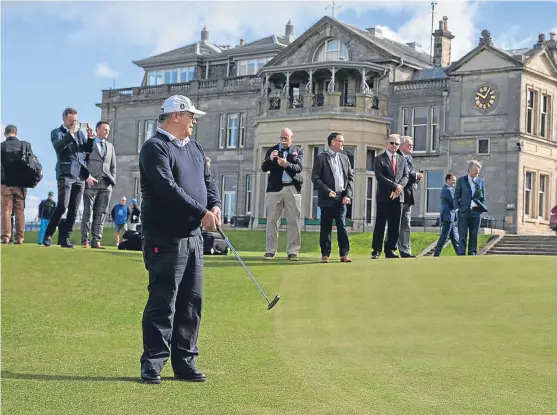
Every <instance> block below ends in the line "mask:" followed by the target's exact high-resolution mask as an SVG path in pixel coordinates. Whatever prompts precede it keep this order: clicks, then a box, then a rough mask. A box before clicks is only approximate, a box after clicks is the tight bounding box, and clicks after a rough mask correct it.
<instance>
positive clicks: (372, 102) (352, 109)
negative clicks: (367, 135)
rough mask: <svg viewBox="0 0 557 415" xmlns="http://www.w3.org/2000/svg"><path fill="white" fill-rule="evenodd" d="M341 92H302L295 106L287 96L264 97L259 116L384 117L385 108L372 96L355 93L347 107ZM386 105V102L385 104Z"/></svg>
mask: <svg viewBox="0 0 557 415" xmlns="http://www.w3.org/2000/svg"><path fill="white" fill-rule="evenodd" d="M341 95H342V94H341V92H338V91H334V92H321V93H318V94H313V93H311V92H304V93H302V94H301V95H300V96H299V97H296V103H297V105H293V102H294V101H293V99H292V98H291V97H288V96H284V95H281V96H265V97H262V99H261V105H260V110H259V116H262V117H277V116H281V115H303V114H307V113H323V112H327V113H339V114H358V115H369V116H373V117H386V116H387V115H386V112H385V111H386V106H385V105H380V102H379V99H378V98H377V97H376V96H374V95H372V94H369V93H368V94H360V93H355V94H354V97H353V103H352V102H350V105H347V104H346V102H344V101H343V100H342V99H341ZM385 103H386V102H385Z"/></svg>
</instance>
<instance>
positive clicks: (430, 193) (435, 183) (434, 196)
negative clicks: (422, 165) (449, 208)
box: [426, 170, 445, 213]
mask: <svg viewBox="0 0 557 415" xmlns="http://www.w3.org/2000/svg"><path fill="white" fill-rule="evenodd" d="M444 178H445V177H444V173H443V170H429V171H427V172H426V212H427V213H439V211H440V210H441V200H440V197H441V189H442V188H443V185H444Z"/></svg>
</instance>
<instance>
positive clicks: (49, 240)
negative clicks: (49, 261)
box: [43, 236, 52, 246]
mask: <svg viewBox="0 0 557 415" xmlns="http://www.w3.org/2000/svg"><path fill="white" fill-rule="evenodd" d="M43 245H44V246H51V245H52V236H45V237H44V239H43Z"/></svg>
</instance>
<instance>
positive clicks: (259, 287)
mask: <svg viewBox="0 0 557 415" xmlns="http://www.w3.org/2000/svg"><path fill="white" fill-rule="evenodd" d="M217 231H218V233H219V234H220V236H222V238H223V239H224V241H225V242H226V245H228V247H229V248H230V250H231V251H232V253H233V254H234V255H235V256H236V258H237V259H238V261H239V262H240V264H241V265H242V266H243V267H244V269H245V270H246V272H247V273H248V275H249V276H250V278H251V280H252V281H253V282H254V284H255V286H256V287H257V289H258V290H259V292H260V293H261V295H263V297H265V300H267V310H270V309H271V308H273V307H274V306H275V305H276V304H277V303H278V301H279V300H280V295H278V294H277V295H276V296H275V298H273V300H272V301H269V297H267V294H265V291H263V288H261V286H260V285H259V283H258V282H257V280H256V279H255V277H254V276H253V275H252V274H251V272H250V270H249V269H248V267H247V265H246V264H244V261H242V258H240V255H238V253H237V252H236V250H235V249H234V248H233V247H232V244H231V243H230V241H229V240H228V238H227V237H226V235H225V234H224V232H223V231H222V229H221V228H220V226H217Z"/></svg>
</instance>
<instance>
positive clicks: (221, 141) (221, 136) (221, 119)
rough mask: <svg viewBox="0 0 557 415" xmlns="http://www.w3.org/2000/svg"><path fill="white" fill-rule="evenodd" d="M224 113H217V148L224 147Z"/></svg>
mask: <svg viewBox="0 0 557 415" xmlns="http://www.w3.org/2000/svg"><path fill="white" fill-rule="evenodd" d="M226 131H227V129H226V114H220V115H219V148H224V140H225V138H226Z"/></svg>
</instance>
